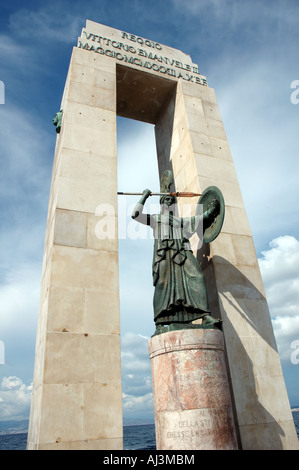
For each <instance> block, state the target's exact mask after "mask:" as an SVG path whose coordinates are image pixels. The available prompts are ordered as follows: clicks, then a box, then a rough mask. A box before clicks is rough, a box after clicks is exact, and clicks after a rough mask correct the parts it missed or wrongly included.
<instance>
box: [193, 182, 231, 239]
mask: <svg viewBox="0 0 299 470" xmlns="http://www.w3.org/2000/svg"><path fill="white" fill-rule="evenodd" d="M215 199H216V200H217V201H219V208H218V210H217V213H216V215H215V216H214V218H213V217H212V218H210V219H209V220H208V221H207V220H204V225H203V241H204V242H205V243H210V242H212V241H213V240H215V238H216V237H218V235H219V232H220V230H221V228H222V225H223V220H224V214H225V204H224V198H223V195H222V192H221V191H220V189H219V188H217V186H209V187H208V188H206V189H205V190H204V192H203V193H202V196H200V198H199V200H198V203H197V204H202V205H203V212H206V211H207V210H208V209H209V208H210V207H211V203H212V201H213V200H215Z"/></svg>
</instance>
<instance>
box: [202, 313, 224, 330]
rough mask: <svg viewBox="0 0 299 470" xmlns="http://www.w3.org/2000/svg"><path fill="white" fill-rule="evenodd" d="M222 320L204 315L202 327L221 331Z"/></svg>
mask: <svg viewBox="0 0 299 470" xmlns="http://www.w3.org/2000/svg"><path fill="white" fill-rule="evenodd" d="M221 325H222V320H220V318H213V317H211V315H205V316H204V317H203V319H202V326H203V327H204V328H219V329H221Z"/></svg>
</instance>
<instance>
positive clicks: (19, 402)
mask: <svg viewBox="0 0 299 470" xmlns="http://www.w3.org/2000/svg"><path fill="white" fill-rule="evenodd" d="M31 394H32V384H30V385H25V384H24V383H23V382H22V380H21V379H19V378H18V377H15V376H10V377H3V379H2V383H1V386H0V420H1V421H8V420H19V419H27V418H28V416H29V410H30V403H31Z"/></svg>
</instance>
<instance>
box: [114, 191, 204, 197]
mask: <svg viewBox="0 0 299 470" xmlns="http://www.w3.org/2000/svg"><path fill="white" fill-rule="evenodd" d="M117 194H119V195H121V196H142V194H143V193H122V192H118V193H117ZM150 196H173V197H194V196H202V194H200V193H186V192H172V193H150Z"/></svg>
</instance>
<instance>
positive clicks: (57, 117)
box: [53, 109, 63, 134]
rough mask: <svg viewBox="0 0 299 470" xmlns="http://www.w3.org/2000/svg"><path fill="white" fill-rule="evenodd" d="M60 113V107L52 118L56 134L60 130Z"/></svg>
mask: <svg viewBox="0 0 299 470" xmlns="http://www.w3.org/2000/svg"><path fill="white" fill-rule="evenodd" d="M62 115H63V110H62V109H61V110H60V111H58V113H56V114H55V116H54V119H53V124H54V126H55V127H56V132H57V134H59V133H60V130H61V122H62Z"/></svg>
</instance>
